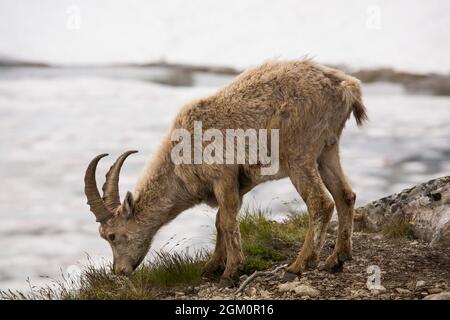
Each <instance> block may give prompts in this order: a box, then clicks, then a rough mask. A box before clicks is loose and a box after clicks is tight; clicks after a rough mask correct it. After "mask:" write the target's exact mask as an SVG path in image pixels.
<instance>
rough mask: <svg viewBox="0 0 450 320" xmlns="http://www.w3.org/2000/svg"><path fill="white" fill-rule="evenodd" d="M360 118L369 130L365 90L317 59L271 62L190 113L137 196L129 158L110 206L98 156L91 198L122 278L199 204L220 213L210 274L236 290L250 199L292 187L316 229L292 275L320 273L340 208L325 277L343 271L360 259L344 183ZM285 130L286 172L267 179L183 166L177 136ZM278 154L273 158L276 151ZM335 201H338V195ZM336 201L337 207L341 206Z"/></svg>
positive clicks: (89, 180) (247, 172) (88, 185)
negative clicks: (123, 190)
mask: <svg viewBox="0 0 450 320" xmlns="http://www.w3.org/2000/svg"><path fill="white" fill-rule="evenodd" d="M351 113H353V115H354V117H355V119H356V122H357V124H358V125H359V126H360V125H362V124H363V122H364V121H365V120H367V114H366V109H365V107H364V105H363V102H362V97H361V88H360V81H359V80H358V79H356V78H354V77H351V76H349V75H346V74H345V73H344V72H342V71H339V70H336V69H332V68H328V67H325V66H322V65H320V64H318V63H315V62H314V61H312V60H311V59H302V60H295V61H275V62H268V63H265V64H263V65H261V66H259V67H256V68H254V69H250V70H247V71H245V72H244V73H243V74H241V75H240V76H238V77H237V78H236V79H235V80H234V81H232V82H231V83H230V84H228V85H226V86H225V87H223V88H222V89H220V90H219V91H218V92H216V93H215V94H213V95H211V96H208V97H205V98H202V99H198V100H195V101H192V102H190V103H188V104H187V105H186V106H184V108H182V110H181V111H180V112H179V113H178V115H177V116H176V118H175V120H174V122H173V124H172V127H171V129H170V130H169V134H168V135H167V136H166V137H165V138H164V140H163V142H162V145H161V146H160V148H159V150H158V152H157V154H156V156H155V157H154V159H153V160H152V161H151V162H150V165H149V166H148V168H147V169H146V171H145V174H144V175H143V177H142V178H141V179H140V181H139V183H138V184H137V187H136V189H135V192H134V193H133V194H132V193H131V192H128V193H127V194H126V196H125V199H124V201H123V202H122V203H121V202H120V199H119V190H118V181H119V173H120V168H121V166H122V164H123V162H124V161H125V159H126V158H127V157H128V156H129V155H130V154H132V153H134V152H136V151H128V152H126V153H124V154H123V155H121V156H120V157H119V158H118V159H117V161H116V162H115V163H114V165H113V166H112V167H111V169H110V170H109V172H108V174H107V175H106V182H105V184H104V186H103V197H100V194H99V191H98V190H97V186H96V181H95V170H96V166H97V163H98V161H99V160H100V159H101V158H102V157H104V156H106V155H105V154H102V155H99V156H97V157H96V158H94V159H93V160H92V162H91V163H90V164H89V166H88V168H87V171H86V175H85V193H86V196H87V199H88V204H89V206H90V209H91V211H92V212H93V213H94V214H95V216H96V218H97V221H98V222H100V228H99V232H100V235H101V236H102V237H103V238H104V239H106V240H107V241H108V242H109V243H110V245H111V247H112V251H113V258H114V266H113V269H114V272H115V273H117V274H124V275H126V274H130V273H131V272H133V271H134V269H135V268H136V267H137V266H138V265H139V264H140V263H141V261H142V260H143V259H144V257H145V255H146V254H147V252H148V250H149V248H150V245H151V242H152V239H153V237H154V235H155V234H156V232H157V231H158V230H159V229H160V228H161V227H162V226H163V225H165V224H166V223H168V222H169V221H171V220H172V219H174V218H175V217H176V216H177V215H178V214H179V213H181V212H182V211H184V210H186V209H188V208H190V207H192V206H194V205H196V204H199V203H202V202H203V203H207V204H209V205H211V206H216V207H218V211H217V216H216V228H217V239H216V244H215V250H214V253H213V254H212V256H211V258H210V260H209V261H208V262H207V264H206V266H205V272H206V273H207V274H209V273H213V272H216V271H218V270H220V269H222V268H224V272H223V274H222V280H223V281H224V282H225V283H228V284H230V283H231V284H232V283H233V281H234V280H236V278H237V276H238V271H239V269H240V267H241V266H242V264H243V261H244V255H243V253H242V249H241V238H240V232H239V224H238V212H239V210H240V207H241V204H242V197H243V196H244V195H245V194H246V193H247V192H248V191H250V190H251V189H252V188H254V187H255V186H256V185H258V184H260V183H262V182H265V181H268V180H275V179H281V178H284V177H288V178H289V179H290V180H291V182H292V184H293V185H294V186H295V188H296V190H297V191H298V193H299V194H300V196H301V197H302V198H303V200H304V201H305V203H306V205H307V208H308V212H309V229H308V232H307V234H306V237H305V242H304V244H303V246H302V248H301V251H300V253H299V254H298V256H297V258H296V259H295V261H294V262H293V263H292V264H290V265H289V266H288V267H287V269H286V271H287V272H288V273H287V274H290V273H293V274H300V273H301V272H302V271H304V270H305V269H307V268H312V267H315V266H317V258H318V255H319V252H320V250H321V247H322V245H323V242H324V239H325V234H326V230H327V226H328V224H329V221H330V219H331V216H332V213H333V210H334V205H336V209H337V214H338V219H339V224H338V232H337V240H336V244H335V248H334V251H333V253H332V254H331V255H330V256H329V257H328V258H327V259H326V261H325V263H324V265H323V267H324V269H326V270H328V271H338V270H340V269H341V268H342V265H343V262H344V261H346V260H349V259H351V257H352V229H353V209H354V204H355V197H356V196H355V193H354V192H353V191H352V189H351V187H350V184H349V182H348V181H347V179H346V178H345V176H344V173H343V171H342V168H341V164H340V159H339V139H340V136H341V133H342V130H343V128H344V126H345V123H346V121H347V119H348V118H349V117H350V115H351ZM194 121H202V125H203V128H205V129H208V128H216V129H218V130H220V131H222V132H224V131H225V130H226V129H227V128H232V129H237V128H242V129H244V130H246V129H255V130H259V129H267V130H271V129H278V130H279V170H278V172H276V174H273V175H262V174H261V171H260V169H261V166H262V164H259V163H257V164H249V163H245V164H238V163H232V164H229V163H225V164H217V163H212V164H207V163H201V164H186V163H178V164H175V163H174V162H173V161H172V157H171V150H172V149H173V148H174V146H175V145H176V144H175V142H174V141H173V140H172V139H171V134H172V133H173V132H174V130H175V129H180V128H182V129H185V130H187V131H188V132H193V130H194ZM272 151H273V150H272ZM327 190H328V191H329V193H330V194H331V196H332V198H331V197H330V195H329V193H328V192H327ZM333 199H334V202H333Z"/></svg>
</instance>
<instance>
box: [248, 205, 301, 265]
mask: <svg viewBox="0 0 450 320" xmlns="http://www.w3.org/2000/svg"><path fill="white" fill-rule="evenodd" d="M307 228H308V215H307V214H304V213H292V214H290V215H289V216H288V218H286V219H285V220H284V221H283V222H282V223H278V222H275V221H272V220H269V219H268V218H267V214H266V213H264V212H263V211H261V210H259V211H258V212H256V213H251V212H248V211H246V212H244V214H243V215H242V216H241V220H240V230H241V237H242V249H243V251H244V255H245V258H246V262H245V266H244V273H246V274H249V273H252V272H254V271H256V270H265V269H267V268H269V267H270V266H271V265H272V264H274V263H275V262H278V261H283V260H286V259H287V258H288V257H289V256H290V255H292V254H293V253H294V254H295V253H296V251H297V249H298V244H299V242H300V241H301V240H303V239H304V237H305V234H306V230H307Z"/></svg>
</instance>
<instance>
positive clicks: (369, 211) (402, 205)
mask: <svg viewBox="0 0 450 320" xmlns="http://www.w3.org/2000/svg"><path fill="white" fill-rule="evenodd" d="M395 219H402V220H403V221H405V222H406V223H408V222H411V224H410V226H411V231H412V232H413V234H414V236H415V237H417V238H420V239H423V240H425V241H427V242H430V243H431V244H433V245H440V244H445V245H449V244H450V176H446V177H442V178H438V179H434V180H430V181H428V182H426V183H422V184H419V185H417V186H415V187H413V188H410V189H405V190H403V191H401V192H399V193H396V194H393V195H390V196H387V197H385V198H382V199H379V200H376V201H373V202H371V203H369V204H367V205H365V206H363V207H360V208H357V209H356V210H355V231H359V230H363V229H370V230H373V231H377V232H378V231H381V230H382V229H383V226H384V225H385V224H386V223H389V222H391V221H395Z"/></svg>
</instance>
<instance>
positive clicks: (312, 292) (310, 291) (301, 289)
mask: <svg viewBox="0 0 450 320" xmlns="http://www.w3.org/2000/svg"><path fill="white" fill-rule="evenodd" d="M294 292H295V293H296V294H298V295H299V296H302V297H303V296H307V297H310V298H316V297H318V296H319V295H320V291H319V290H317V289H314V288H313V287H310V286H307V285H304V284H302V285H299V286H297V287H295V288H294Z"/></svg>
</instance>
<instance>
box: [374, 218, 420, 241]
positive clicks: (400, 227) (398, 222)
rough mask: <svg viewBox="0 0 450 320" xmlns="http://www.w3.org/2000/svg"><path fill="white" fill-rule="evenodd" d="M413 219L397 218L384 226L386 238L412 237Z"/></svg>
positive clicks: (383, 231)
mask: <svg viewBox="0 0 450 320" xmlns="http://www.w3.org/2000/svg"><path fill="white" fill-rule="evenodd" d="M412 223H414V222H412V221H406V220H405V219H403V218H402V217H398V218H395V219H393V220H391V221H390V222H388V223H386V224H385V225H384V226H383V230H382V233H383V235H384V236H385V237H386V238H391V239H395V238H402V237H412V236H413V232H412Z"/></svg>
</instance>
